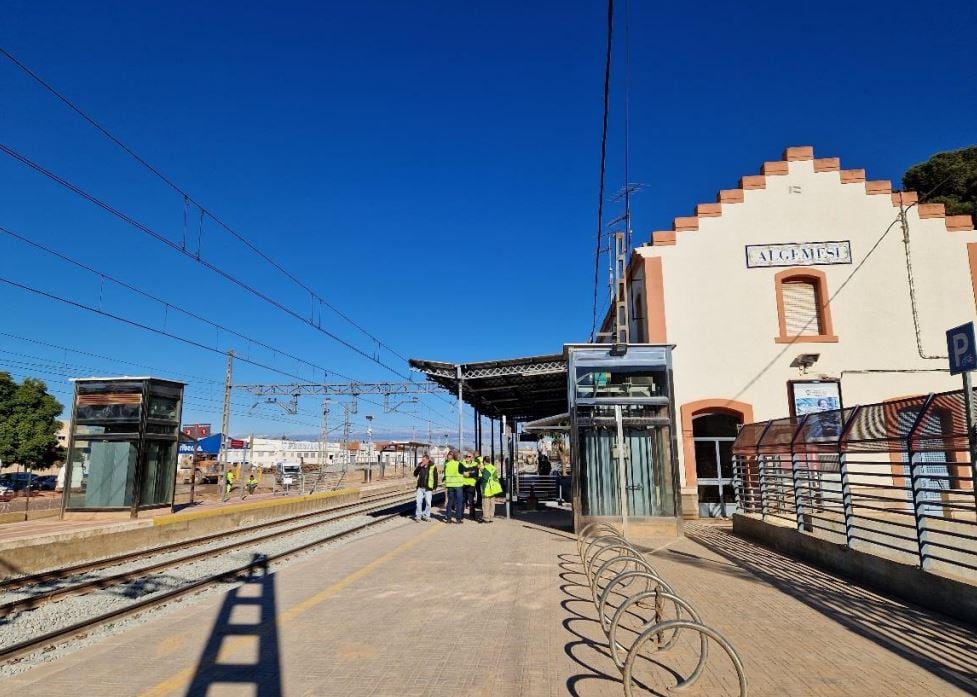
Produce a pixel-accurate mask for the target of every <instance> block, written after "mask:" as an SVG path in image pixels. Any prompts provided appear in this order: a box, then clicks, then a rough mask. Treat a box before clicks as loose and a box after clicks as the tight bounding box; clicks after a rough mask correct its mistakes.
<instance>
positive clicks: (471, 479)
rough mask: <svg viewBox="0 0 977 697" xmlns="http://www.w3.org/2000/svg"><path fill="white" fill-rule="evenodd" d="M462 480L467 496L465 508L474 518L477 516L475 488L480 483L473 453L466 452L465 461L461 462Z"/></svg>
mask: <svg viewBox="0 0 977 697" xmlns="http://www.w3.org/2000/svg"><path fill="white" fill-rule="evenodd" d="M461 481H462V484H463V491H464V496H465V508H467V509H468V511H469V513H471V516H472V520H478V518H476V517H475V490H476V488H477V487H476V485H477V484H478V465H477V464H476V463H475V457H474V456H473V455H472V454H471V453H465V461H464V462H462V463H461Z"/></svg>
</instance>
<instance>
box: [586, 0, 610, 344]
mask: <svg viewBox="0 0 977 697" xmlns="http://www.w3.org/2000/svg"><path fill="white" fill-rule="evenodd" d="M613 36H614V0H607V51H606V54H605V57H604V116H603V126H602V128H601V137H600V185H599V187H598V194H597V245H596V246H597V253H596V254H595V256H594V311H593V319H592V321H591V325H590V340H591V341H596V339H597V289H598V288H599V287H600V256H601V255H600V243H601V236H602V235H601V233H602V230H603V227H604V175H605V171H606V165H607V118H608V112H609V111H610V89H611V45H612V40H613Z"/></svg>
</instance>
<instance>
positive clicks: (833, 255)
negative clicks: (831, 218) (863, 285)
mask: <svg viewBox="0 0 977 697" xmlns="http://www.w3.org/2000/svg"><path fill="white" fill-rule="evenodd" d="M850 263H851V243H850V242H848V241H847V240H845V241H842V242H785V243H783V244H748V245H747V246H746V266H747V268H750V269H753V268H763V267H769V266H822V265H829V264H850Z"/></svg>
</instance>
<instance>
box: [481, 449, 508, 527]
mask: <svg viewBox="0 0 977 697" xmlns="http://www.w3.org/2000/svg"><path fill="white" fill-rule="evenodd" d="M478 488H479V489H481V491H482V521H484V522H486V523H491V522H492V521H493V520H494V519H495V497H496V496H498V495H499V494H501V493H502V483H501V482H500V481H499V471H498V469H496V467H495V465H493V464H492V463H491V462H485V463H483V464H482V467H481V468H480V470H479V476H478Z"/></svg>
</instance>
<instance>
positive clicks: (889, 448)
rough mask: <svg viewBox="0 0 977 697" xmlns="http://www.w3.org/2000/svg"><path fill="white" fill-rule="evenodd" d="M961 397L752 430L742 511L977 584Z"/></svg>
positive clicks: (740, 468) (741, 466)
mask: <svg viewBox="0 0 977 697" xmlns="http://www.w3.org/2000/svg"><path fill="white" fill-rule="evenodd" d="M965 409H966V405H965V404H964V399H963V393H962V392H961V391H955V392H946V393H940V394H931V395H927V396H921V397H917V398H913V399H901V400H892V401H889V402H881V403H878V404H869V405H864V406H859V407H854V408H850V409H844V410H837V411H829V412H821V413H818V414H810V415H807V416H803V417H789V418H784V419H774V420H771V421H765V422H760V423H755V424H747V425H746V426H744V427H743V429H742V430H741V431H740V434H739V437H738V438H737V439H736V442H735V443H734V445H733V454H734V469H735V473H736V481H735V483H734V486H735V489H736V494H737V498H738V499H739V505H740V510H741V511H742V512H743V513H746V514H753V515H759V516H760V517H761V518H762V519H763V520H766V521H768V522H773V523H779V524H786V525H791V526H794V527H796V529H797V530H798V531H800V532H803V533H807V534H811V535H814V536H817V537H821V538H824V539H826V540H828V541H831V542H836V543H839V544H843V545H847V546H848V547H849V548H852V549H857V550H860V551H864V552H868V553H871V554H875V555H878V556H882V557H886V558H888V559H891V560H893V561H898V562H902V563H906V564H912V565H915V566H918V567H920V568H921V569H923V570H925V571H931V572H935V573H940V574H943V575H949V576H955V577H963V578H965V579H967V580H971V581H972V580H974V579H975V578H977V498H975V490H974V462H975V459H974V456H973V452H974V448H973V445H972V443H973V437H972V435H971V434H970V433H968V428H967V418H966V412H965Z"/></svg>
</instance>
